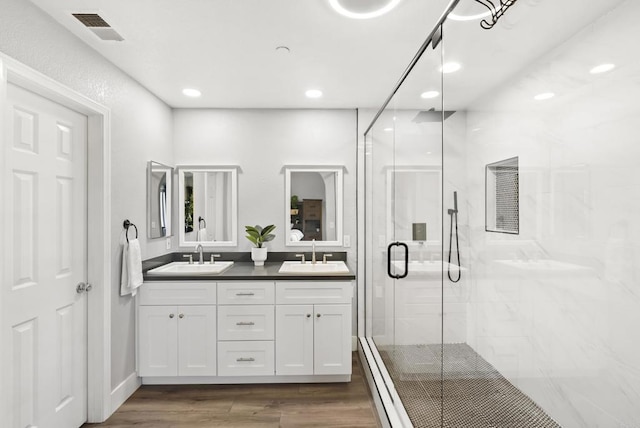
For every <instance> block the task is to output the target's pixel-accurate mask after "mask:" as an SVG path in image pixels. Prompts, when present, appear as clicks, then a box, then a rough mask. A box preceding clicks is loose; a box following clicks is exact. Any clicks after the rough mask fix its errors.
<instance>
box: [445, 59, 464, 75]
mask: <svg viewBox="0 0 640 428" xmlns="http://www.w3.org/2000/svg"><path fill="white" fill-rule="evenodd" d="M460 68H462V66H461V65H460V63H457V62H447V63H445V64H443V65H442V72H443V73H444V74H448V73H455V72H456V71H458V70H460Z"/></svg>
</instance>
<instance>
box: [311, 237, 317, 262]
mask: <svg viewBox="0 0 640 428" xmlns="http://www.w3.org/2000/svg"><path fill="white" fill-rule="evenodd" d="M311 264H312V265H315V264H316V240H315V239H312V240H311Z"/></svg>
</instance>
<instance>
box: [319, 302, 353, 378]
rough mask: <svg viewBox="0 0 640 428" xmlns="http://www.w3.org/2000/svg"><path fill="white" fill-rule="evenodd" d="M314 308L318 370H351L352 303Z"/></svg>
mask: <svg viewBox="0 0 640 428" xmlns="http://www.w3.org/2000/svg"><path fill="white" fill-rule="evenodd" d="M314 309H315V311H314V316H313V319H314V333H315V335H314V348H315V352H314V373H315V374H351V305H315V307H314Z"/></svg>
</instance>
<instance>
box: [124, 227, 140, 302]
mask: <svg viewBox="0 0 640 428" xmlns="http://www.w3.org/2000/svg"><path fill="white" fill-rule="evenodd" d="M128 262H129V263H128V266H127V268H128V271H129V289H130V290H131V295H132V296H135V295H136V289H137V288H138V287H140V286H141V285H142V254H141V252H140V241H138V240H137V239H130V240H129V251H128Z"/></svg>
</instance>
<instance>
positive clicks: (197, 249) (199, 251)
mask: <svg viewBox="0 0 640 428" xmlns="http://www.w3.org/2000/svg"><path fill="white" fill-rule="evenodd" d="M194 253H200V259H198V264H199V265H202V264H204V259H203V258H202V244H198V245H196V250H195V251H194Z"/></svg>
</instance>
